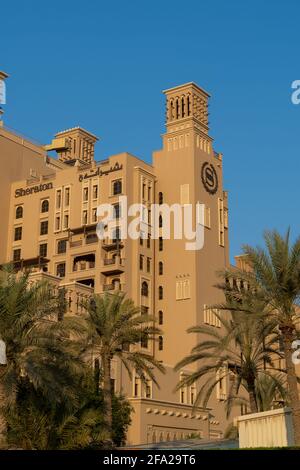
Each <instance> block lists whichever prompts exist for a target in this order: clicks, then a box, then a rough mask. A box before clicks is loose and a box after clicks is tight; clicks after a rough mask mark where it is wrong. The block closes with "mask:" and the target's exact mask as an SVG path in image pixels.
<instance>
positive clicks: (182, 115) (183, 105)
mask: <svg viewBox="0 0 300 470" xmlns="http://www.w3.org/2000/svg"><path fill="white" fill-rule="evenodd" d="M184 108H185V103H184V97H182V98H181V117H184V115H185V109H184Z"/></svg>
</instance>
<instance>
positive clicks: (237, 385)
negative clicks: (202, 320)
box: [175, 294, 280, 416]
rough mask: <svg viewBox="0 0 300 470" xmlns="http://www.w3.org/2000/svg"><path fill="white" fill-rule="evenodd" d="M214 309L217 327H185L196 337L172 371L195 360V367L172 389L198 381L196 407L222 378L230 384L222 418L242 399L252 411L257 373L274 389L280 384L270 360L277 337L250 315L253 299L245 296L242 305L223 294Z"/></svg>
mask: <svg viewBox="0 0 300 470" xmlns="http://www.w3.org/2000/svg"><path fill="white" fill-rule="evenodd" d="M260 306H262V305H261V304H260ZM218 308H219V309H223V311H221V312H219V313H217V311H216V313H215V315H216V316H217V318H218V319H219V320H220V324H221V328H215V327H212V326H206V325H203V326H195V327H192V328H190V329H189V330H188V333H194V334H197V335H198V336H199V335H200V337H201V341H200V342H199V343H198V344H197V345H196V346H195V347H194V348H193V349H192V351H191V354H190V355H188V356H187V357H186V358H184V359H183V360H182V361H180V362H179V363H178V364H177V365H176V367H175V370H179V369H181V368H183V367H185V366H187V365H190V364H196V365H197V368H196V371H195V372H193V373H192V374H191V375H189V376H185V377H184V379H182V380H181V381H180V382H179V383H178V385H177V389H180V388H181V387H183V386H190V385H192V384H194V383H201V382H202V385H200V388H199V390H198V393H197V397H196V400H195V406H197V405H199V404H200V403H201V404H202V405H203V406H206V405H207V403H208V401H209V398H210V397H211V395H212V393H213V392H214V391H215V390H216V387H217V386H218V385H220V383H221V382H223V381H226V383H228V384H229V390H228V394H227V398H226V402H225V404H226V409H227V416H229V414H230V412H231V409H232V407H233V406H234V405H237V404H242V403H243V404H249V406H250V410H251V412H253V413H256V412H257V411H258V388H257V387H258V381H259V379H260V378H261V377H262V375H263V376H266V377H268V380H269V381H270V383H272V384H274V387H280V385H279V380H278V376H277V375H276V373H277V367H276V365H275V362H274V359H275V358H276V357H277V356H278V355H279V353H278V350H277V349H276V346H277V341H278V339H277V336H276V335H275V334H274V333H273V326H272V325H271V324H270V323H266V322H264V321H261V316H260V315H256V314H255V313H254V312H255V311H257V306H255V302H254V301H252V302H251V303H248V301H247V304H246V300H245V299H244V300H243V302H242V303H241V301H240V299H238V298H237V297H236V295H235V294H232V295H230V296H228V295H227V298H226V301H225V303H224V304H222V305H218ZM244 310H245V311H244ZM246 311H247V312H248V313H246ZM250 312H252V314H251V313H250ZM266 366H267V367H266ZM245 395H246V396H247V397H248V399H246V398H245Z"/></svg>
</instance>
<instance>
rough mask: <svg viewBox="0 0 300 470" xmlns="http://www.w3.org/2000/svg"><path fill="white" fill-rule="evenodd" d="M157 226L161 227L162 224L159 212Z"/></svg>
mask: <svg viewBox="0 0 300 470" xmlns="http://www.w3.org/2000/svg"><path fill="white" fill-rule="evenodd" d="M158 226H159V228H161V227H162V226H163V218H162V215H161V214H159V218H158Z"/></svg>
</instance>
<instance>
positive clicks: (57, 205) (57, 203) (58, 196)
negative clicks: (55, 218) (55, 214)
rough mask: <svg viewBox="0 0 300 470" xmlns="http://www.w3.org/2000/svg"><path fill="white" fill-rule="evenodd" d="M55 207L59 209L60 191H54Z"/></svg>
mask: <svg viewBox="0 0 300 470" xmlns="http://www.w3.org/2000/svg"><path fill="white" fill-rule="evenodd" d="M56 207H57V209H60V207H61V190H60V189H59V190H58V191H56Z"/></svg>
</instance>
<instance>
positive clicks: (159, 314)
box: [158, 310, 164, 325]
mask: <svg viewBox="0 0 300 470" xmlns="http://www.w3.org/2000/svg"><path fill="white" fill-rule="evenodd" d="M158 324H159V325H163V324H164V314H163V312H162V310H160V311H159V312H158Z"/></svg>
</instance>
